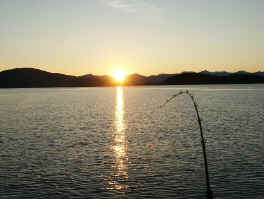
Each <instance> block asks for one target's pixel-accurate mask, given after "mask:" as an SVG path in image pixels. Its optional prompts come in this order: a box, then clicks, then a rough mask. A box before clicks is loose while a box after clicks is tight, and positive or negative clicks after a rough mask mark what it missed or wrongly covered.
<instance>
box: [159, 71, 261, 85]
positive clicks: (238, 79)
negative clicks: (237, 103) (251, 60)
mask: <svg viewBox="0 0 264 199" xmlns="http://www.w3.org/2000/svg"><path fill="white" fill-rule="evenodd" d="M250 83H264V77H261V76H257V75H255V74H253V73H247V72H237V73H229V74H225V75H214V74H212V73H204V72H200V73H194V72H192V73H181V74H176V75H174V76H173V77H170V78H168V79H167V80H165V81H164V82H163V84H168V85H174V84H250Z"/></svg>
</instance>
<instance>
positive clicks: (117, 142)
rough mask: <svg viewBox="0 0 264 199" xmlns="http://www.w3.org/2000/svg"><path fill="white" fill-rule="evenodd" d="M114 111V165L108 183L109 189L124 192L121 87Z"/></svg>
mask: <svg viewBox="0 0 264 199" xmlns="http://www.w3.org/2000/svg"><path fill="white" fill-rule="evenodd" d="M116 89H117V93H116V110H115V132H114V139H113V145H112V150H113V152H114V157H115V164H114V166H113V173H112V178H111V180H110V181H109V182H108V183H109V185H110V186H111V189H115V190H118V191H125V190H126V189H127V185H126V181H127V179H128V174H127V161H128V157H127V140H126V133H125V127H124V97H123V87H117V88H116Z"/></svg>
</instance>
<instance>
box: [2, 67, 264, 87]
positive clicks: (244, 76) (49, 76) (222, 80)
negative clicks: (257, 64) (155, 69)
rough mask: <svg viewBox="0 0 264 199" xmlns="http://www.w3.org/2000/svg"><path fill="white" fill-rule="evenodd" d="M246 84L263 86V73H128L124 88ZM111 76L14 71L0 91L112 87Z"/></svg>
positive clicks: (8, 73)
mask: <svg viewBox="0 0 264 199" xmlns="http://www.w3.org/2000/svg"><path fill="white" fill-rule="evenodd" d="M242 83H243V84H248V83H264V72H256V73H249V72H246V71H238V72H235V73H228V72H225V71H222V72H209V71H206V70H205V71H202V72H199V73H195V72H183V73H180V74H159V75H151V76H143V75H139V74H132V75H128V76H127V77H126V80H125V82H124V85H174V84H242ZM115 85H117V84H116V83H115V81H114V80H113V78H112V77H110V76H107V75H104V76H97V75H92V74H87V75H83V76H71V75H64V74H59V73H50V72H46V71H43V70H39V69H35V68H16V69H12V70H6V71H2V72H0V88H30V87H89V86H115Z"/></svg>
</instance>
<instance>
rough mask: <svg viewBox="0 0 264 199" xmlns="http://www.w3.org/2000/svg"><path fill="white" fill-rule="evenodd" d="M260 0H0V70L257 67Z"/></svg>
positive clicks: (263, 22)
mask: <svg viewBox="0 0 264 199" xmlns="http://www.w3.org/2000/svg"><path fill="white" fill-rule="evenodd" d="M263 10H264V1H262V0H232V1H230V0H221V1H212V0H188V1H186V0H166V1H164V0H145V1H142V0H78V1H73V0H45V1H43V0H27V1H21V0H12V1H10V0H1V1H0V27H1V30H0V44H1V45H0V70H1V71H2V70H5V69H10V68H15V67H36V68H39V69H43V70H46V71H50V72H59V73H65V74H72V75H83V74H88V73H92V74H97V75H102V74H110V73H112V72H113V71H115V70H116V69H117V68H122V70H123V71H125V72H126V73H128V74H129V73H139V74H143V75H150V74H158V73H178V72H182V71H201V70H205V69H207V70H210V71H222V70H226V71H230V72H234V71H238V70H247V71H250V72H254V71H258V70H262V71H263V70H264V57H263V55H262V54H263V52H264V40H263V35H264V12H263Z"/></svg>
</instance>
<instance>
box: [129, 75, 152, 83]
mask: <svg viewBox="0 0 264 199" xmlns="http://www.w3.org/2000/svg"><path fill="white" fill-rule="evenodd" d="M146 84H147V77H146V76H143V75H139V74H132V75H128V76H127V77H126V80H125V85H146Z"/></svg>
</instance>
